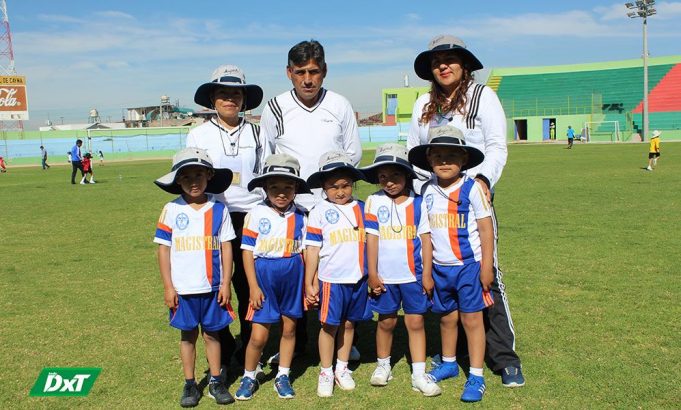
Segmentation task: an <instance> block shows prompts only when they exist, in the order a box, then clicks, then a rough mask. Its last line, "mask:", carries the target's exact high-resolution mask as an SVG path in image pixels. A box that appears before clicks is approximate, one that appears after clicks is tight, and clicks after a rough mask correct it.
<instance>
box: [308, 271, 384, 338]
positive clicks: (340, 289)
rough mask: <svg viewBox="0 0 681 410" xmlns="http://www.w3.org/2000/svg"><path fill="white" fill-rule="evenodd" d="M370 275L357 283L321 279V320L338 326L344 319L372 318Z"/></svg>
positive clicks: (353, 320)
mask: <svg viewBox="0 0 681 410" xmlns="http://www.w3.org/2000/svg"><path fill="white" fill-rule="evenodd" d="M367 280H368V276H366V275H364V277H363V278H362V279H360V280H359V282H357V283H354V284H353V283H329V282H324V281H321V280H320V281H319V300H320V303H319V321H320V322H322V323H325V324H327V325H332V326H338V325H340V324H341V323H342V322H343V321H344V320H349V321H351V322H358V321H361V320H370V319H371V318H372V317H373V315H372V314H371V309H370V307H369V303H368V299H369V288H368V287H367Z"/></svg>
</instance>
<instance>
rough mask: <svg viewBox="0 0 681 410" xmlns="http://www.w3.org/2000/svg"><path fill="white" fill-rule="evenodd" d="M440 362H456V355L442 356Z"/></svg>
mask: <svg viewBox="0 0 681 410" xmlns="http://www.w3.org/2000/svg"><path fill="white" fill-rule="evenodd" d="M442 362H443V363H456V356H452V357H447V356H442Z"/></svg>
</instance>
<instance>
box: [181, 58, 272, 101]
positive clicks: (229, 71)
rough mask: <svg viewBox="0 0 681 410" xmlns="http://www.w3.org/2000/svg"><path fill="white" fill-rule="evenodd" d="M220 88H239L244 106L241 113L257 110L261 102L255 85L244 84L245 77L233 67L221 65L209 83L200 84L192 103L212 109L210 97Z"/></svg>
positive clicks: (260, 89) (260, 94)
mask: <svg viewBox="0 0 681 410" xmlns="http://www.w3.org/2000/svg"><path fill="white" fill-rule="evenodd" d="M220 87H227V88H240V89H241V90H243V92H244V105H243V106H242V107H241V111H247V110H252V109H254V108H257V107H258V106H259V105H260V103H261V102H262V97H263V92H262V88H260V87H259V86H257V85H255V84H246V76H245V75H244V73H243V71H241V69H240V68H239V67H237V66H235V65H221V66H220V67H218V68H216V69H215V70H214V71H213V74H212V75H211V77H210V82H207V83H204V84H201V85H200V86H199V88H197V89H196V93H195V94H194V102H195V103H197V104H199V105H202V106H204V107H206V108H211V109H212V108H214V107H213V101H212V100H211V97H212V96H213V93H214V92H215V89H217V88H220Z"/></svg>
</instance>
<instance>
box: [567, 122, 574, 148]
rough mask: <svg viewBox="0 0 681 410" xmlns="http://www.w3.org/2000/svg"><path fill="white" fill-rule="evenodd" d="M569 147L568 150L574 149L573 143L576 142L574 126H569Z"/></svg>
mask: <svg viewBox="0 0 681 410" xmlns="http://www.w3.org/2000/svg"><path fill="white" fill-rule="evenodd" d="M565 135H567V138H568V146H567V149H572V143H573V142H574V141H575V130H573V129H572V125H568V129H567V133H566V134H565Z"/></svg>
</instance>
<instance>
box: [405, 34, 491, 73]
mask: <svg viewBox="0 0 681 410" xmlns="http://www.w3.org/2000/svg"><path fill="white" fill-rule="evenodd" d="M440 51H447V52H451V53H453V54H456V55H458V56H459V57H460V58H461V60H463V65H464V66H465V67H466V68H467V69H468V70H469V71H476V70H480V69H481V68H482V67H483V66H482V63H481V62H480V60H478V58H477V57H476V56H475V54H473V53H472V52H471V51H470V50H468V49H467V48H466V43H464V42H463V40H461V39H460V38H458V37H454V36H451V35H447V34H441V35H439V36H436V37H433V39H432V40H430V43H428V49H427V50H426V51H423V52H421V53H420V54H419V55H418V56H416V59H415V60H414V71H415V72H416V75H418V76H419V77H421V78H422V79H424V80H427V81H435V78H433V70H432V68H431V64H430V61H431V59H432V58H433V54H434V53H437V52H440Z"/></svg>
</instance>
